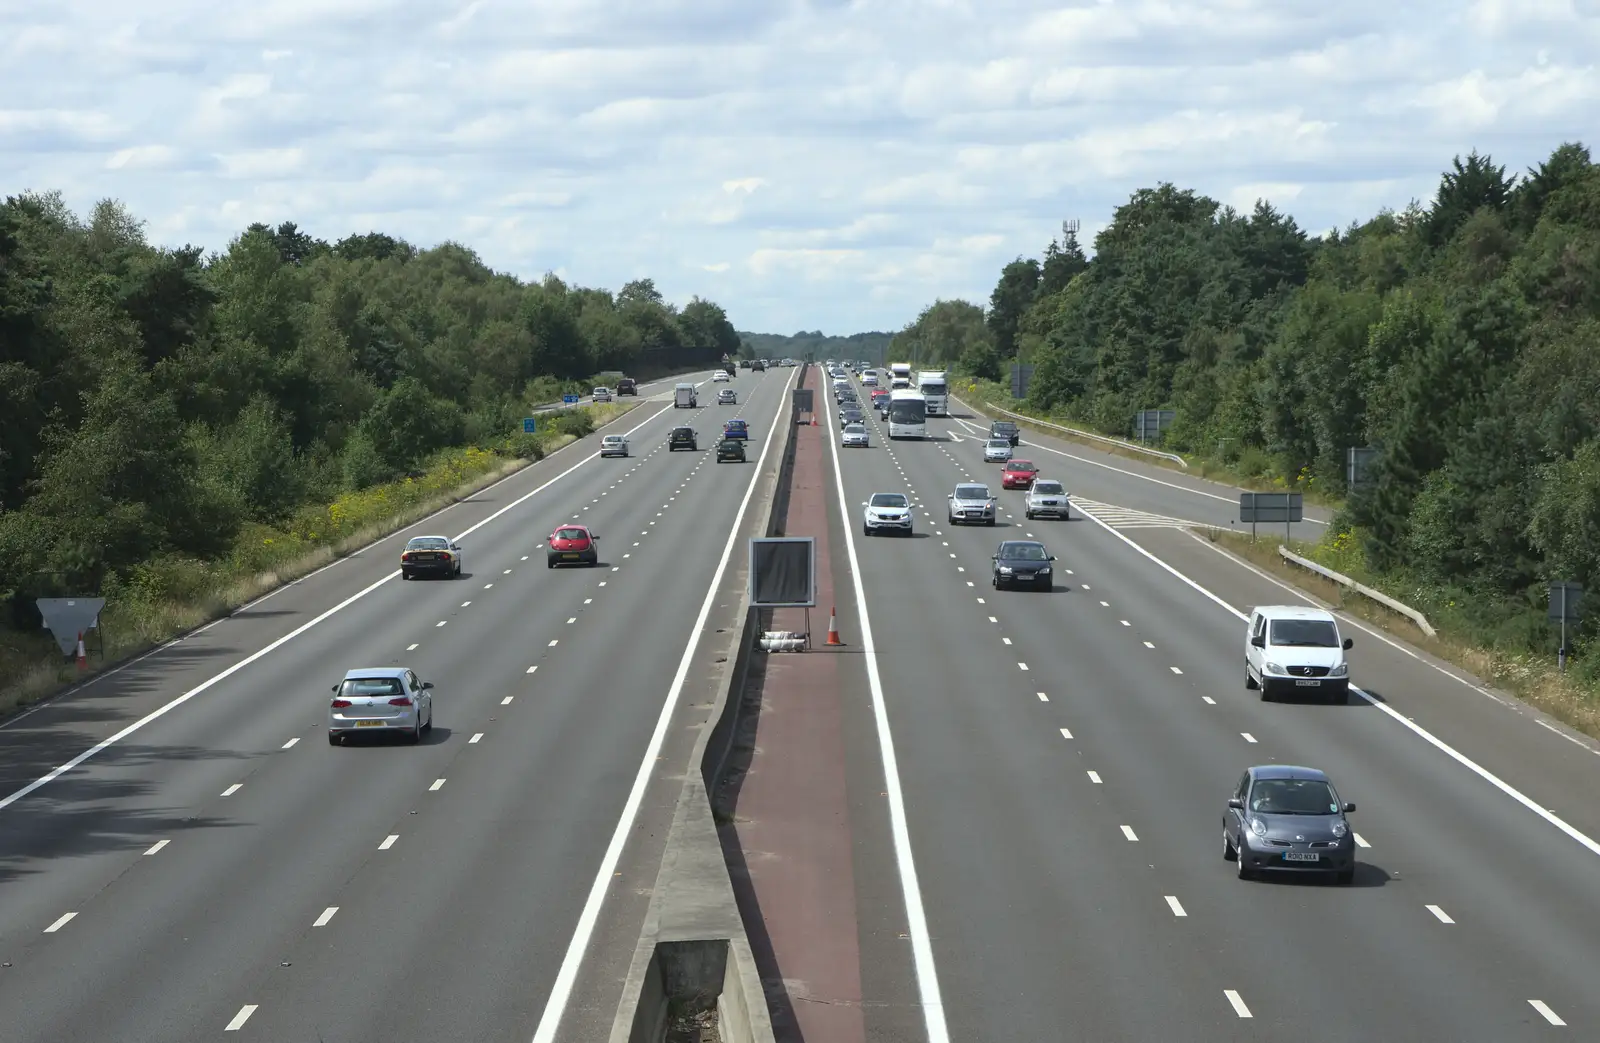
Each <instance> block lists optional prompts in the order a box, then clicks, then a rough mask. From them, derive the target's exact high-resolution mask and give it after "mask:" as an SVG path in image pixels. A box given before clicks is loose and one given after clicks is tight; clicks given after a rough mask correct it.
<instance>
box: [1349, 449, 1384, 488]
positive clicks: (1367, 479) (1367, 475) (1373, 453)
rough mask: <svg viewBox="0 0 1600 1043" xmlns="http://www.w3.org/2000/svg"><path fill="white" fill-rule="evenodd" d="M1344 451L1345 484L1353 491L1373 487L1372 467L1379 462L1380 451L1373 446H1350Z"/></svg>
mask: <svg viewBox="0 0 1600 1043" xmlns="http://www.w3.org/2000/svg"><path fill="white" fill-rule="evenodd" d="M1344 452H1345V459H1344V483H1345V485H1347V486H1349V488H1350V489H1351V490H1352V491H1359V490H1361V489H1369V488H1371V487H1372V484H1373V477H1372V469H1373V467H1374V466H1375V465H1376V464H1377V462H1378V451H1377V450H1376V449H1374V448H1372V447H1371V446H1350V447H1349V448H1348V449H1346V450H1345V451H1344Z"/></svg>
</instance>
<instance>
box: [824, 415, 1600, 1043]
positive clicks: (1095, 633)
mask: <svg viewBox="0 0 1600 1043" xmlns="http://www.w3.org/2000/svg"><path fill="white" fill-rule="evenodd" d="M959 409H960V407H958V410H959ZM834 426H835V428H837V424H836V423H835V425H834ZM986 429H987V422H986V421H985V420H984V419H983V418H980V417H975V416H972V415H963V416H958V417H954V418H949V419H946V418H937V419H933V420H930V432H931V433H932V434H933V436H934V437H933V438H932V439H930V440H928V441H924V442H916V441H901V442H888V441H887V440H886V439H885V438H884V437H883V436H884V434H885V432H884V425H882V424H880V423H877V422H876V420H874V422H873V424H872V431H873V441H874V444H873V446H872V447H871V448H869V449H865V450H856V449H851V450H839V449H838V448H837V443H835V446H834V449H833V453H834V459H835V460H836V461H837V463H835V464H833V466H835V467H837V469H838V472H839V474H840V475H841V477H842V483H841V484H842V495H841V497H840V499H841V500H842V503H840V504H838V505H836V508H835V517H834V525H835V526H839V522H840V520H841V519H842V521H843V523H844V524H843V526H839V528H836V530H835V531H839V530H840V529H841V528H842V529H843V531H846V532H848V533H849V536H848V540H849V543H850V544H852V545H853V547H852V549H851V554H852V556H853V558H854V559H855V561H856V562H857V569H856V571H857V579H858V581H859V586H858V588H857V589H858V590H859V591H860V592H862V593H864V600H865V610H864V613H863V612H862V611H861V609H860V606H853V611H852V612H851V613H849V615H848V617H847V618H848V621H849V626H850V628H851V632H847V633H846V634H845V635H844V636H845V640H846V642H847V643H850V642H852V641H856V642H858V643H863V644H864V643H865V641H866V636H865V634H864V633H863V621H860V620H859V619H858V617H859V616H860V615H864V616H865V617H866V618H865V623H866V624H867V625H870V628H871V645H870V649H868V655H866V656H862V657H860V665H858V666H856V667H855V668H854V670H853V671H850V672H849V676H845V677H842V679H841V684H842V685H844V686H846V687H848V688H849V689H850V690H851V691H857V690H859V691H860V692H861V693H862V698H863V700H865V699H871V700H872V701H873V703H874V704H876V705H877V706H878V707H879V708H881V710H882V714H883V719H885V720H887V722H888V725H889V728H890V733H891V736H892V743H893V753H894V763H895V764H896V765H897V771H896V773H895V774H896V776H897V777H896V778H895V779H892V780H890V781H891V784H890V785H887V786H883V785H880V784H879V781H878V780H879V779H881V775H879V776H878V778H874V774H873V773H874V771H876V772H880V773H881V772H882V771H883V768H882V767H881V765H882V764H883V763H884V762H887V761H888V758H887V757H886V756H883V755H882V754H883V753H887V750H882V751H874V752H875V753H878V754H879V757H878V758H875V762H874V763H871V764H860V763H858V764H856V765H854V766H853V767H852V768H851V771H852V772H853V773H854V776H855V778H854V780H853V782H852V786H853V787H854V789H855V790H856V791H857V792H858V793H860V792H865V791H867V790H869V789H870V790H872V791H874V792H878V791H886V795H888V797H889V800H890V801H891V802H898V804H899V810H900V811H901V812H903V814H904V821H905V827H906V828H905V838H906V839H905V841H904V842H903V843H902V842H898V841H897V843H896V845H895V851H894V853H893V854H884V855H881V856H880V857H879V858H878V860H877V863H876V864H875V865H872V866H863V865H861V864H859V861H858V864H857V865H856V866H855V870H854V872H855V876H856V879H858V880H860V879H863V878H864V877H865V878H868V879H877V880H890V879H896V880H898V879H903V877H902V875H901V874H902V870H903V867H904V863H905V862H906V860H907V859H908V858H910V857H914V860H915V869H916V874H917V880H918V883H919V888H918V890H917V891H916V892H914V893H909V889H904V893H902V895H900V896H897V900H899V901H900V902H902V903H903V907H904V908H905V909H906V920H907V923H908V926H906V927H903V928H902V930H904V931H905V932H906V934H905V935H904V936H903V940H901V941H900V942H899V943H898V947H897V945H896V944H895V943H894V942H893V941H885V940H884V939H883V938H882V937H870V936H869V931H868V930H867V928H866V926H865V925H864V924H863V926H862V928H861V934H862V948H863V961H864V963H866V964H868V965H871V964H873V963H875V962H876V963H886V962H889V961H890V960H891V959H892V958H893V957H894V956H895V954H896V953H899V954H900V958H902V959H904V958H905V956H904V954H905V953H906V952H907V951H908V949H907V948H906V946H907V945H908V944H909V952H910V953H911V954H913V956H914V958H915V962H916V970H917V973H918V975H919V980H920V985H921V989H922V995H921V1000H922V1003H923V1004H924V1006H923V1011H922V1013H923V1018H924V1021H925V1027H924V1026H919V1030H920V1031H919V1032H918V1033H916V1034H915V1035H914V1034H913V1033H911V1032H908V1031H906V1030H905V1026H904V1019H903V1018H901V1019H900V1020H899V1024H898V1026H897V1027H896V1028H895V1029H894V1030H893V1031H891V1030H890V1029H889V1027H888V1022H887V1020H886V1019H887V1018H888V1017H889V1016H888V1015H886V1014H883V1013H872V1009H873V1008H874V1006H875V1004H874V1000H875V999H876V998H877V997H874V996H873V995H871V994H870V992H869V995H867V996H866V1003H865V1006H866V1007H867V1008H868V1010H869V1015H868V1031H867V1036H866V1038H868V1039H890V1038H892V1039H896V1040H901V1039H910V1038H923V1039H929V1040H931V1041H933V1043H943V1041H944V1040H946V1039H954V1040H985V1041H996V1043H999V1041H1017V1043H1035V1041H1039V1040H1084V1041H1090V1040H1093V1041H1102V1043H1103V1041H1111V1040H1126V1041H1130V1043H1134V1041H1140V1043H1142V1041H1148V1040H1156V1039H1171V1040H1186V1041H1187V1040H1276V1041H1281V1040H1283V1039H1285V1038H1290V1037H1299V1038H1307V1039H1315V1040H1318V1041H1334V1040H1352V1041H1354V1040H1361V1041H1385V1040H1400V1039H1426V1040H1453V1041H1454V1040H1462V1041H1483V1043H1506V1041H1513V1040H1541V1039H1548V1038H1552V1037H1553V1035H1554V1034H1559V1033H1563V1032H1564V1033H1566V1034H1567V1035H1568V1036H1570V1035H1572V1034H1573V1033H1576V1034H1577V1036H1578V1037H1579V1038H1582V1037H1585V1036H1588V1037H1589V1038H1597V1037H1600V994H1597V993H1596V991H1595V990H1594V988H1593V981H1594V976H1595V972H1594V968H1595V967H1596V966H1600V933H1597V932H1596V931H1595V925H1596V924H1600V844H1597V843H1596V841H1595V839H1594V838H1596V837H1600V804H1597V803H1596V802H1595V801H1594V800H1593V799H1592V795H1593V794H1594V793H1595V792H1596V788H1597V784H1600V756H1597V755H1596V753H1595V748H1594V744H1593V743H1592V742H1591V741H1589V740H1587V739H1584V738H1582V737H1579V736H1575V735H1573V734H1572V733H1570V732H1569V731H1567V730H1565V729H1563V728H1561V727H1560V726H1558V725H1555V724H1553V723H1552V722H1550V721H1549V720H1547V719H1544V718H1543V717H1541V716H1540V715H1538V714H1536V713H1534V712H1533V711H1531V710H1529V709H1527V708H1526V707H1522V706H1520V705H1519V704H1514V703H1511V702H1510V701H1509V700H1506V699H1504V698H1503V697H1500V696H1498V695H1496V694H1495V693H1493V692H1490V691H1488V690H1486V689H1483V688H1480V687H1478V686H1476V685H1475V684H1473V683H1471V679H1470V678H1465V677H1464V675H1461V674H1460V673H1459V671H1456V670H1454V669H1453V668H1450V667H1447V666H1445V665H1444V664H1440V663H1437V662H1435V661H1433V660H1431V659H1429V658H1428V657H1426V656H1423V655H1420V654H1418V653H1416V652H1414V651H1413V650H1411V649H1409V648H1407V647H1406V646H1404V645H1403V643H1401V642H1399V641H1396V640H1393V639H1392V638H1389V637H1388V636H1387V635H1383V634H1381V633H1380V632H1378V631H1375V630H1374V629H1372V628H1370V627H1368V626H1365V625H1362V624H1357V623H1356V622H1354V621H1350V620H1348V618H1347V619H1346V622H1345V627H1346V633H1347V634H1351V635H1353V636H1354V637H1355V640H1356V647H1355V650H1354V651H1353V652H1352V653H1351V655H1352V663H1353V680H1354V683H1355V685H1356V686H1358V687H1359V689H1360V692H1359V693H1358V694H1355V695H1353V696H1352V698H1351V700H1350V703H1349V705H1346V706H1319V705H1299V704H1263V703H1262V702H1261V701H1260V700H1259V696H1258V693H1254V692H1248V691H1246V689H1245V687H1244V676H1243V671H1244V665H1243V660H1244V655H1243V648H1244V646H1243V639H1244V621H1243V617H1242V616H1241V615H1239V614H1238V613H1239V612H1241V611H1248V609H1249V607H1250V606H1251V605H1253V604H1263V603H1284V602H1289V603H1301V602H1303V601H1304V600H1305V599H1304V598H1302V597H1301V596H1300V595H1298V594H1297V593H1296V592H1294V591H1293V590H1292V589H1291V588H1289V587H1287V586H1286V585H1284V584H1282V583H1281V582H1279V581H1278V580H1276V579H1274V578H1272V577H1269V576H1266V575H1264V574H1261V573H1258V572H1255V571H1252V570H1251V569H1249V568H1247V567H1245V566H1242V565H1240V564H1238V563H1236V562H1235V561H1233V560H1231V559H1229V558H1228V557H1226V556H1225V555H1223V554H1222V553H1221V552H1220V551H1219V550H1218V549H1217V548H1215V547H1213V546H1211V545H1210V544H1209V542H1208V541H1206V540H1204V539H1203V538H1202V537H1199V536H1196V535H1193V534H1191V533H1189V532H1187V531H1185V530H1184V529H1183V528H1182V527H1181V526H1180V525H1179V524H1178V522H1179V520H1184V519H1187V520H1191V521H1199V522H1209V523H1212V524H1223V525H1225V524H1227V522H1228V521H1229V520H1230V518H1229V517H1228V516H1227V515H1228V506H1227V503H1226V502H1224V501H1226V500H1228V499H1231V498H1232V497H1230V496H1229V490H1227V489H1226V488H1220V491H1219V487H1216V486H1213V485H1210V484H1209V483H1202V482H1199V481H1198V480H1194V479H1188V478H1185V477H1184V476H1176V477H1175V476H1174V475H1173V473H1172V472H1170V471H1166V470H1161V469H1158V468H1155V467H1142V466H1141V465H1139V464H1137V463H1133V462H1130V461H1128V460H1126V459H1124V458H1120V457H1115V456H1111V455H1109V454H1106V453H1098V452H1095V451H1094V450H1088V449H1085V448H1083V447H1081V446H1077V445H1070V444H1066V443H1062V442H1056V441H1053V440H1049V439H1044V438H1041V437H1039V436H1036V435H1035V434H1033V433H1031V432H1027V433H1025V435H1024V446H1023V447H1022V448H1019V449H1018V450H1017V454H1016V455H1017V457H1018V458H1031V459H1034V460H1035V461H1036V462H1038V463H1039V464H1040V466H1041V468H1042V470H1043V476H1044V477H1054V478H1060V479H1062V480H1064V481H1065V482H1066V483H1067V487H1068V489H1069V490H1070V491H1071V492H1072V493H1073V494H1074V495H1075V496H1078V497H1081V499H1082V500H1083V501H1088V502H1089V503H1091V504H1093V507H1092V512H1093V514H1094V515H1095V517H1084V516H1083V515H1082V514H1079V515H1078V516H1077V517H1075V518H1074V519H1073V520H1070V521H1065V522H1061V521H1027V520H1026V519H1024V518H1023V516H1022V508H1021V503H1022V493H1020V492H1003V493H1002V492H1000V491H999V468H998V465H993V464H988V465H986V464H984V463H983V462H982V438H981V435H982V433H983V432H984V431H986ZM967 479H974V480H979V481H986V482H988V483H990V484H991V486H992V487H993V488H994V489H995V490H996V492H997V495H999V496H1000V498H1001V503H1002V508H1003V513H1002V515H1001V517H1000V519H999V524H998V525H997V526H995V527H994V528H980V527H970V528H969V527H955V528H952V527H951V526H949V525H948V524H947V521H946V514H945V497H946V496H947V495H948V493H949V492H950V490H951V489H952V488H953V486H954V485H955V484H956V483H957V482H958V481H962V480H967ZM877 491H904V492H909V493H910V494H911V495H912V497H913V500H914V501H915V502H917V503H919V504H920V505H921V509H920V510H919V516H918V524H919V528H920V531H919V532H918V533H917V535H916V537H915V538H913V539H903V538H894V537H873V538H867V537H865V536H863V534H862V532H861V529H860V522H859V518H860V508H859V504H860V503H861V502H862V501H864V500H866V499H868V497H869V496H870V494H871V493H873V492H877ZM1233 502H1234V503H1236V502H1237V501H1236V499H1233ZM1308 528H1309V526H1308ZM1029 537H1035V538H1039V539H1041V540H1043V541H1044V542H1045V543H1046V544H1047V545H1048V546H1049V547H1050V548H1051V550H1052V551H1053V552H1054V553H1055V554H1057V555H1058V557H1059V559H1060V560H1059V561H1058V562H1057V563H1056V564H1057V568H1058V578H1057V583H1056V588H1055V590H1054V591H1053V592H1050V593H1035V592H1021V591H1018V592H1011V591H995V590H993V589H991V587H990V583H989V577H990V572H989V564H990V562H989V556H990V555H991V554H992V553H993V551H994V549H995V546H996V544H997V543H998V542H999V541H1000V540H1003V539H1007V538H1029ZM844 553H845V550H844V549H843V548H836V549H835V557H836V558H838V557H842V556H844ZM842 617H844V614H842ZM868 666H875V668H876V672H877V675H878V677H877V678H873V677H871V676H869V675H868V672H867V667H868ZM880 739H881V736H880ZM1260 763H1289V764H1309V765H1312V766H1315V767H1320V768H1322V769H1324V770H1326V771H1328V772H1329V773H1330V774H1331V776H1332V778H1333V780H1334V783H1335V785H1336V786H1337V787H1338V789H1339V791H1340V793H1341V794H1342V796H1343V799H1345V800H1349V801H1354V802H1355V803H1356V804H1357V805H1358V808H1359V810H1358V811H1356V812H1355V813H1354V814H1352V815H1351V821H1352V825H1353V828H1354V829H1355V831H1356V832H1357V833H1358V835H1359V840H1358V844H1359V850H1358V856H1359V859H1360V865H1359V868H1358V870H1357V875H1356V879H1355V882H1354V885H1353V886H1351V887H1338V886H1335V885H1333V884H1331V883H1323V882H1320V881H1314V880H1308V879H1289V880H1272V879H1268V880H1265V881H1251V882H1246V881H1241V880H1239V879H1237V878H1236V875H1235V867H1234V865H1233V864H1231V863H1228V862H1225V861H1224V860H1223V859H1222V856H1221V847H1222V843H1221V836H1220V832H1221V817H1222V811H1223V806H1224V800H1225V798H1226V797H1227V796H1228V794H1229V791H1230V790H1231V788H1232V786H1233V784H1234V783H1235V782H1236V780H1237V779H1238V778H1239V776H1240V774H1241V772H1242V771H1243V769H1244V768H1245V767H1246V766H1248V765H1251V764H1260ZM894 782H898V788H897V787H896V786H895V785H893V783H894ZM897 789H898V792H897ZM880 799H881V798H880ZM886 848H887V845H880V847H879V850H884V849H886ZM935 980H936V981H937V985H936V986H935V985H934V984H933V983H934V981H935ZM936 1001H942V1005H941V1006H937V1007H935V1006H929V1004H931V1003H934V1002H936ZM875 1019H876V1020H875ZM1590 1033H1594V1036H1590V1035H1589V1034H1590ZM1555 1038H1560V1037H1559V1036H1556V1037H1555Z"/></svg>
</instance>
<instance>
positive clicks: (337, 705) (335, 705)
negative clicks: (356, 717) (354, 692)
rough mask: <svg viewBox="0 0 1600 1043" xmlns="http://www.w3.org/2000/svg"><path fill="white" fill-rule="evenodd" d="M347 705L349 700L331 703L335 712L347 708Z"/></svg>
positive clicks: (337, 700)
mask: <svg viewBox="0 0 1600 1043" xmlns="http://www.w3.org/2000/svg"><path fill="white" fill-rule="evenodd" d="M349 705H350V700H349V699H335V700H334V701H333V708H334V709H335V710H342V709H343V708H344V707H346V706H349Z"/></svg>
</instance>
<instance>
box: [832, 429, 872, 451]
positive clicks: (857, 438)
mask: <svg viewBox="0 0 1600 1043" xmlns="http://www.w3.org/2000/svg"><path fill="white" fill-rule="evenodd" d="M839 444H840V445H842V446H844V447H845V448H846V449H849V448H851V447H852V446H854V447H856V448H858V449H866V448H868V446H869V445H870V443H869V442H868V441H867V428H866V425H865V424H846V425H845V429H844V436H843V437H842V438H841V439H840V440H839Z"/></svg>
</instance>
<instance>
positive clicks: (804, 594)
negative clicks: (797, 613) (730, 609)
mask: <svg viewBox="0 0 1600 1043" xmlns="http://www.w3.org/2000/svg"><path fill="white" fill-rule="evenodd" d="M750 603H751V604H752V605H754V606H755V607H756V608H811V607H813V606H815V605H816V603H817V563H816V540H815V539H813V538H812V537H810V536H778V537H761V538H755V539H752V540H751V541H750Z"/></svg>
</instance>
